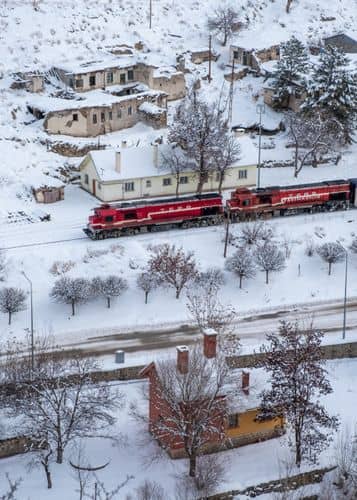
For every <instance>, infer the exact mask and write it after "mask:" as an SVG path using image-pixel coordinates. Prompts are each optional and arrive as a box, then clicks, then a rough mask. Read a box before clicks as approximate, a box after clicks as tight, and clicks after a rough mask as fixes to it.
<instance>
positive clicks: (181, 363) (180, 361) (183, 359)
mask: <svg viewBox="0 0 357 500" xmlns="http://www.w3.org/2000/svg"><path fill="white" fill-rule="evenodd" d="M176 349H177V370H178V371H179V372H180V373H182V375H184V374H185V373H187V372H188V347H187V346H186V345H179V346H177V347H176Z"/></svg>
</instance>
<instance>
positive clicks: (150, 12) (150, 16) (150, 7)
mask: <svg viewBox="0 0 357 500" xmlns="http://www.w3.org/2000/svg"><path fill="white" fill-rule="evenodd" d="M151 19H152V0H149V29H151Z"/></svg>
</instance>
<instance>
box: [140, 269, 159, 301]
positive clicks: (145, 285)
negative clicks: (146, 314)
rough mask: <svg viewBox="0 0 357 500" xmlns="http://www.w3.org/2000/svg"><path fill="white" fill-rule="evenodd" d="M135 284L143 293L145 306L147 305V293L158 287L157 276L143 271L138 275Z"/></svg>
mask: <svg viewBox="0 0 357 500" xmlns="http://www.w3.org/2000/svg"><path fill="white" fill-rule="evenodd" d="M136 284H137V286H138V287H139V288H140V289H141V290H143V292H144V293H145V304H147V303H148V297H149V293H150V292H152V291H153V290H155V288H157V286H158V280H157V276H156V275H155V274H152V273H151V272H149V271H144V272H142V273H140V274H139V276H138V278H137V280H136Z"/></svg>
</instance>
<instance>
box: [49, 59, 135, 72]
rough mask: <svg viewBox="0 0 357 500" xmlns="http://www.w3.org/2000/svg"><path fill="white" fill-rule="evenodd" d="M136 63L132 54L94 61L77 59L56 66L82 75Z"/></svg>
mask: <svg viewBox="0 0 357 500" xmlns="http://www.w3.org/2000/svg"><path fill="white" fill-rule="evenodd" d="M134 64H136V57H134V56H132V55H125V56H119V57H118V56H117V57H110V56H107V57H104V58H100V59H99V58H98V59H97V60H92V61H85V62H83V61H79V60H78V59H75V60H73V61H68V62H63V63H59V64H58V65H57V66H56V68H58V69H61V70H63V71H65V72H67V73H68V74H76V75H81V74H85V73H91V72H94V71H104V70H106V69H112V68H116V69H124V68H130V67H131V66H133V65H134Z"/></svg>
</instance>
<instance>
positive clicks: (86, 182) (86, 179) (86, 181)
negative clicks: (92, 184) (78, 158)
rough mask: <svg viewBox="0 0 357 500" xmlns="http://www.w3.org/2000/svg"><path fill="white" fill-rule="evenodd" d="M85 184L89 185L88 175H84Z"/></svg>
mask: <svg viewBox="0 0 357 500" xmlns="http://www.w3.org/2000/svg"><path fill="white" fill-rule="evenodd" d="M84 184H89V177H88V174H84Z"/></svg>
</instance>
